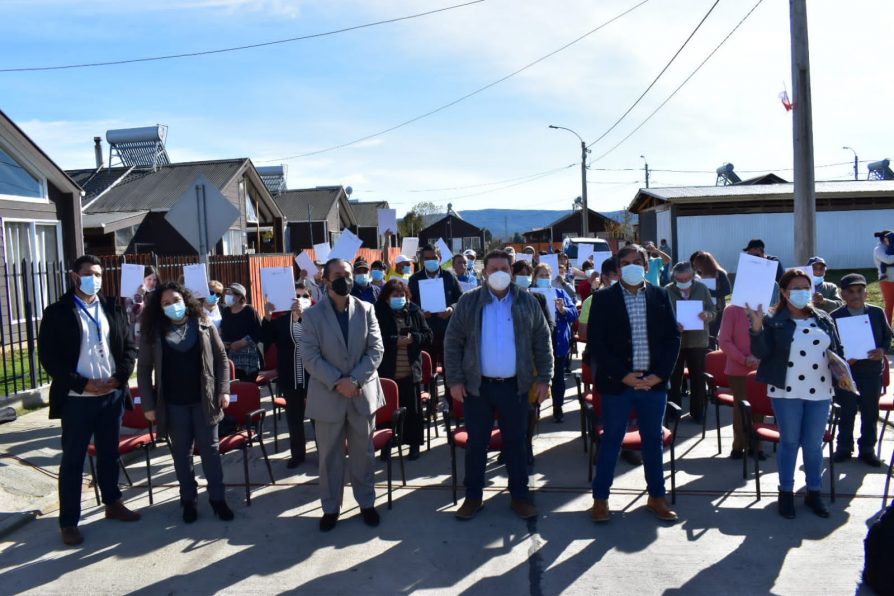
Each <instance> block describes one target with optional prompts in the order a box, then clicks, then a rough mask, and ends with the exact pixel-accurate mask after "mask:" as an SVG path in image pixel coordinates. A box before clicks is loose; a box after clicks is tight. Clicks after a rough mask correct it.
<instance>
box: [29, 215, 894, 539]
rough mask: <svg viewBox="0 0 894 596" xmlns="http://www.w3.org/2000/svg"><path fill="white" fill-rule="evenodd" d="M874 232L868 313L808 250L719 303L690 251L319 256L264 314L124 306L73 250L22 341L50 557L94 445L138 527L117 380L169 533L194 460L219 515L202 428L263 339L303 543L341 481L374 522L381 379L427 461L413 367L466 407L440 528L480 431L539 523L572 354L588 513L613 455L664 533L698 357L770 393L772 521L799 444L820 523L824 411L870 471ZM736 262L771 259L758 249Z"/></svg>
mask: <svg viewBox="0 0 894 596" xmlns="http://www.w3.org/2000/svg"><path fill="white" fill-rule="evenodd" d="M877 237H878V238H879V244H878V246H877V248H876V250H875V253H874V256H875V259H876V262H877V264H878V268H879V278H880V280H881V281H882V292H883V295H884V297H885V309H884V310H883V309H881V308H879V307H877V306H873V305H870V304H867V302H866V299H867V291H866V287H867V280H866V279H865V277H864V276H862V275H859V274H856V273H854V274H848V275H845V276H843V277H842V278H841V281H840V283H839V284H838V285H836V284H834V283H831V282H829V281H826V268H827V263H826V261H825V260H824V259H823V258H822V257H813V258H811V259H810V261H809V262H808V263H807V268H808V271H809V273H808V271H805V270H803V269H801V268H793V269H789V270H788V271H786V270H785V269H784V268H783V266H782V264H781V263H779V264H778V267H777V269H778V271H777V275H776V280H777V284H776V287H775V288H774V292H773V298H772V300H771V303H770V304H749V305H745V306H744V307H742V306H735V305H731V304H728V303H727V302H728V297H729V296H730V294H731V293H732V283H731V281H730V276H729V275H728V274H727V272H726V271H725V270H724V269H723V267H722V266H721V264H720V263H718V261H717V259H716V258H715V257H714V256H713V255H711V254H710V253H709V252H706V251H701V250H700V251H697V252H695V253H693V254H692V255H691V256H690V258H689V259H688V260H682V261H679V262H677V263H674V262H673V259H672V257H671V254H670V253H671V248H670V246H668V245H667V243H666V241H662V242H661V244H660V245H659V246H656V245H655V244H653V243H645V244H643V245H642V246H640V245H637V244H633V243H627V245H625V246H622V247H621V248H619V249H618V250H617V252H616V254H615V255H614V256H613V257H611V258H609V259H607V260H605V261H603V262H601V263H600V264H599V266H598V267H597V266H595V265H594V263H593V262H591V261H584V262H583V263H580V265H581V266H580V267H577V266H575V264H574V263H572V261H571V260H570V259H569V258H568V256H567V255H565V254H564V253H559V254H557V255H555V257H554V258H553V257H551V258H549V259H543V258H542V257H544V256H546V255H547V254H549V253H547V252H538V251H536V250H535V249H534V248H533V247H531V246H526V247H524V248H523V249H522V250H521V251H520V252H519V253H516V251H515V249H513V248H512V247H506V249H504V250H492V251H490V252H488V253H487V254H486V255H485V256H484V257H483V259H481V262H480V265H478V264H477V261H478V255H477V254H476V253H475V252H474V251H473V250H465V251H463V252H459V253H457V254H453V255H442V254H441V253H440V251H439V250H438V248H437V247H436V246H432V245H424V246H422V247H421V248H420V249H419V251H418V252H417V254H416V255H400V256H398V257H397V258H395V259H394V262H393V263H390V262H389V259H388V258H387V255H385V258H383V259H381V260H375V261H372V262H368V261H367V260H365V259H364V258H358V259H356V260H355V261H353V262H349V261H345V260H340V259H333V260H329V261H327V262H325V263H322V262H320V263H317V264H316V265H317V266H316V270H310V271H305V270H302V271H301V272H300V275H299V276H298V280H297V282H296V283H295V296H294V300H293V302H292V305H291V309H290V310H289V311H287V312H275V310H276V309H275V307H274V305H273V304H265V305H264V309H263V312H264V316H263V318H262V317H261V316H260V315H259V313H258V310H256V309H255V308H254V307H253V306H252V305H251V304H249V296H248V293H247V291H246V288H245V287H244V286H243V285H242V284H240V283H235V282H234V283H229V285H226V286H225V285H224V284H222V283H220V282H218V281H211V282H210V283H209V284H208V293H207V296H206V297H204V298H202V299H199V298H196V297H195V296H194V295H193V293H192V292H191V291H190V290H188V289H186V288H185V287H184V286H183V285H182V284H181V283H179V282H178V281H174V280H163V279H160V278H159V274H158V271H156V270H155V269H153V268H151V267H147V268H146V271H145V279H144V283H143V286H142V287H141V288H140V290H139V292H138V293H137V294H136V295H135V296H132V297H126V298H122V299H114V298H109V297H106V296H104V295H103V294H102V292H101V290H102V279H103V271H102V266H101V262H100V260H99V259H97V258H96V257H93V256H90V255H84V256H81V257H79V258H78V259H77V260H76V261H75V262H74V263H73V264H72V267H71V272H70V288H71V289H70V291H69V292H67V293H66V294H65V295H64V296H63V297H62V298H61V299H60V300H59V301H58V302H56V303H54V304H52V305H50V306H49V307H48V308H47V309H46V310H45V312H44V316H43V319H42V323H41V328H40V333H39V340H38V341H39V354H40V359H41V363H42V364H43V366H44V367H45V368H46V370H47V371H48V372H49V374H50V376H51V378H52V385H51V391H50V416H51V417H52V418H60V419H61V421H62V447H63V458H62V464H61V465H60V473H59V498H60V513H59V524H60V528H61V533H62V540H63V542H64V543H65V544H68V545H75V544H80V542H81V541H82V540H83V537H82V536H81V534H80V531H79V529H78V522H79V520H80V496H81V495H80V489H81V473H82V469H83V461H84V457H85V454H86V451H87V447H88V444H89V443H90V441H91V437H92V439H93V441H94V444H95V449H96V453H97V463H98V468H97V469H98V474H97V482H98V486H99V488H100V492H101V495H102V501H103V503H104V504H105V515H106V517H107V518H110V519H116V520H120V521H125V522H132V521H136V520H138V519H139V518H140V515H139V513H138V512H135V511H132V510H130V509H128V508H127V507H126V506H125V505H124V504H123V502H122V499H121V492H120V490H119V488H118V438H119V430H120V429H119V427H120V422H121V417H122V414H123V411H124V409H125V408H127V409H132V408H133V400H132V399H131V395H130V391H129V388H128V385H129V381H130V378H131V375H132V374H133V372H134V369H135V368H136V373H137V387H138V389H139V395H140V398H141V402H142V403H141V407H142V411H143V413H144V415H145V417H146V419H147V420H149V421H150V422H153V423H154V424H155V425H156V427H157V432H158V434H159V435H160V436H163V437H167V441H168V444H169V446H170V449H171V454H172V458H173V463H174V469H175V473H176V477H177V481H178V484H179V490H180V504H181V509H182V518H183V521H184V522H185V523H192V522H194V521H195V520H196V519H197V517H198V494H197V483H196V480H195V474H194V471H193V463H192V462H193V454H194V453H195V452H197V453H198V454H199V455H200V457H201V461H202V468H203V474H204V477H205V479H206V481H207V492H208V499H209V503H210V506H211V509H212V511H213V513H214V514H215V515H216V516H217V517H219V518H220V519H222V520H231V519H233V517H234V513H233V511H232V510H231V509H230V508H229V506H228V505H227V503H226V498H225V490H224V483H223V470H222V466H221V460H220V455H219V453H218V445H219V442H220V436H219V424H220V423H221V421H222V419H223V418H224V414H225V411H226V409H227V407H228V405H229V400H230V391H229V386H230V383H231V381H235V380H242V381H249V382H252V383H253V382H255V380H256V379H257V376H258V372H259V371H260V370H262V368H263V366H264V354H265V352H267V351H268V350H270V349H271V346H275V350H276V354H277V358H276V371H277V383H276V386H277V394H278V395H281V396H283V397H284V399H285V402H286V408H285V415H286V419H287V426H288V433H289V444H290V453H289V458H288V461H287V463H286V465H287V467H288V468H290V469H291V468H297V467H299V466H301V465H303V464H305V462H306V459H307V457H306V455H307V443H308V438H307V436H306V434H305V420H306V419H308V418H309V419H310V420H311V423H312V424H313V440H314V442H315V444H316V452H317V455H318V466H319V470H318V471H319V478H320V501H321V506H322V507H321V508H322V512H323V513H322V516H321V518H320V522H319V526H320V530H321V531H330V530H332V529H333V528H334V527H335V526H336V524H337V522H338V519H339V515H340V511H341V507H342V501H343V492H344V479H345V475H346V469H345V468H346V467H347V475H348V477H349V478H350V482H351V487H352V490H353V494H354V498H355V499H356V501H357V502H358V504H359V505H360V514H361V517H362V519H363V521H364V522H365V523H366V524H368V525H370V526H376V525H378V524H379V522H380V518H379V514H378V512H377V511H376V509H375V487H374V472H375V458H374V452H373V448H372V436H373V433H374V431H375V430H376V424H375V413H376V411H377V410H378V409H379V408H381V407H383V405H384V403H385V396H384V393H383V390H382V386H381V384H380V382H379V379H380V378H387V379H391V380H393V381H394V382H395V383H396V385H397V388H398V396H399V402H400V406H401V408H402V409H404V410H405V412H406V415H405V416H404V417H403V428H402V431H401V432H400V433H399V437H398V440H399V441H400V442H401V443H402V444H403V445H406V446H407V448H408V458H409V459H410V460H415V459H418V458H420V457H422V456H423V451H422V449H421V447H422V445H423V442H424V435H425V425H426V423H427V422H426V416H427V413H426V407H427V406H426V404H424V403H423V395H422V394H423V390H424V389H427V388H423V387H422V381H423V376H424V370H423V369H424V364H425V366H427V365H428V364H427V363H424V362H423V360H424V357H425V353H427V354H428V357H429V358H430V361H431V367H432V372H433V371H435V370H439V371H441V372H442V377H443V383H444V387H445V392H444V393H445V395H444V396H443V399H444V407H445V408H446V409H447V410H448V411H450V410H451V408H453V409H458V408H460V407H461V408H462V410H463V418H464V425H465V428H466V430H467V432H468V444H467V448H466V450H465V481H464V485H465V499H464V501H463V503H462V505H461V506H460V507H459V508H458V509H457V510H456V512H455V515H456V517H457V518H458V519H461V520H469V519H472V518H473V517H475V516H476V514H477V513H478V512H479V511H480V510H481V509H482V507H483V499H482V494H483V487H484V482H485V464H486V459H487V452H488V449H489V445H490V440H491V433H492V430H493V428H494V424H497V425H498V426H499V429H500V433H501V439H502V446H501V453H500V459H501V461H502V463H503V464H505V466H506V470H507V473H508V477H509V492H510V497H511V502H510V506H511V508H512V510H513V511H515V513H516V514H517V515H518V516H519V517H521V518H523V519H530V518H532V517H535V516H537V515H538V512H537V509H536V506H535V504H534V501H533V498H532V496H531V493H530V491H529V488H528V474H529V467H530V466H531V465H532V464H533V463H534V450H533V443H532V440H533V435H534V432H535V427H536V423H537V421H538V417H539V412H540V408H541V405H540V404H542V403H543V402H545V401H546V400H547V399H548V398H551V400H552V408H551V412H552V420H553V422H554V423H556V424H562V423H563V421H564V410H563V408H564V402H565V393H566V378H567V375H568V374H569V373H570V371H571V359H572V356H573V355H574V354H575V353H576V352H577V351H578V345H579V344H582V345H583V346H584V349H583V353H582V355H581V358H582V361H583V362H584V364H586V365H588V366H589V369H590V371H592V372H591V376H592V381H593V385H594V391H597V392H598V394H599V397H600V403H601V408H600V410H601V411H600V413H599V423H600V428H601V432H602V438H601V441H600V446H599V450H598V453H597V456H596V474H595V477H594V479H593V483H592V494H593V504H592V507H591V508H590V509H589V515H590V517H591V519H592V521H594V522H606V521H609V520H610V518H611V512H610V509H609V501H608V498H609V494H610V489H611V486H612V482H613V479H614V471H615V465H616V463H617V460H618V458H619V456H621V457H624V458H625V459H628V460H629V461H631V462H632V463H635V464H639V463H642V466H643V470H644V474H645V479H646V484H647V487H648V494H649V498H648V501H647V508H648V509H649V510H651V511H652V512H653V513H654V514H655V516H656V517H657V518H658V519H660V520H664V521H674V520H676V519H677V517H678V516H677V514H676V512H674V511H673V509H672V508H671V506H670V504H669V503H668V501H667V499H666V498H665V494H666V491H665V485H664V474H663V447H664V430H663V424H664V420H665V415H666V409H667V408H668V407H670V406H668V405H667V404H668V402H671V403H672V404H675V405H676V406H677V407H680V406H683V403H684V398H685V396H686V395H688V418H689V419H690V420H692V421H693V422H694V423H696V424H699V425H701V424H703V420H704V416H705V412H706V408H707V403H708V395H707V392H706V384H705V382H704V377H705V375H704V373H705V363H706V356H707V354H708V353H709V351H711V350H719V351H720V352H722V354H723V356H724V360H725V365H724V366H725V369H724V372H725V374H726V375H727V377H728V379H729V380H728V383H729V391H730V392H731V393H732V395H733V398H734V400H735V402H736V403H737V404H738V403H740V402H743V401H745V400H746V399H747V385H748V382H749V381H748V380H749V377H750V376H755V377H756V379H757V381H759V382H761V383H763V384H765V385H766V387H767V394H768V396H769V398H770V400H771V401H772V406H773V413H774V416H775V422H776V424H777V425H778V428H779V433H780V441H779V448H778V451H777V464H778V469H779V499H778V511H779V514H780V515H782V516H783V517H786V518H791V517H794V516H795V511H796V507H795V500H794V489H795V478H794V475H795V462H796V458H797V455H798V452H799V450H800V451H801V453H802V455H803V459H804V470H805V477H806V485H807V492H806V497H805V503H806V505H807V507H809V508H810V509H811V510H812V511H813V512H815V513H816V514H817V515H820V516H823V517H826V516H828V515H829V511H828V508H827V506H826V505H825V503H824V502H823V500H822V498H821V493H820V488H821V478H822V458H823V456H822V445H823V433H824V431H825V428H826V422H827V420H828V418H829V413H830V408H831V404H832V403H833V401H834V402H836V403H838V404H839V405H840V408H841V418H840V422H839V433H838V437H837V448H836V450H835V454H834V458H835V461H836V462H844V461H846V460H848V459H850V458H852V457H853V453H854V448H855V444H856V447H857V455H858V458H859V459H860V460H862V461H863V462H865V463H866V464H868V465H871V466H879V465H880V464H881V462H880V460H879V459H878V457H877V456H876V455H875V446H876V442H877V434H876V433H877V430H876V419H877V416H878V399H877V397H878V396H879V394H880V392H881V386H882V373H883V370H884V360H885V354H886V352H887V350H888V349H889V348H890V344H891V339H892V332H891V328H890V315H891V311H892V309H894V290H892V289H891V288H894V281H892V280H894V278H891V276H889V274H888V272H887V268H888V267H889V266H891V265H894V232H888V231H886V232H880V233H879V234H877ZM743 252H746V253H748V254H751V255H753V256H757V257H760V258H764V259H770V260H775V261H777V262H778V259H777V258H776V257H773V256H770V255H767V254H766V253H765V246H764V243H763V241H761V240H759V239H755V240H751V241H750V242H749V243H748V244H747V246H746V247H745V248H744V249H743ZM445 257H447V259H446V260H445ZM442 263H443V264H444V265H442ZM553 265H556V270H555V271H554V270H553ZM414 269H415V271H414ZM889 278H890V279H889ZM431 284H437V287H442V288H443V292H444V299H443V301H439V303H440V304H443V305H444V307H443V310H441V312H429V311H428V310H426V306H428V305H429V304H431V303H428V304H424V301H423V298H422V295H423V292H422V291H421V289H420V288H421V286H423V285H425V286H427V287H431ZM887 286H890V287H891V288H889V287H887ZM682 301H685V302H687V303H689V305H691V304H692V303H693V302H695V303H697V304H698V306H697V308H698V309H699V310H698V314H697V318H698V321H697V325H696V326H695V327H694V328H693V327H692V326H688V327H684V325H682V324H681V323H680V322H679V319H678V317H677V314H676V311H677V308H678V304H680V303H681V302H682ZM433 310H438V309H433ZM862 315H867V316H868V321H869V324H870V325H871V329H872V334H873V338H874V341H875V349H873V350H872V351H870V352H868V353H867V354H866V355H865V357H864V358H851V359H850V360H849V361H848V363H849V365H850V367H851V371H852V377H853V380H854V382H855V384H856V387H857V389H858V392H859V396H858V395H857V393H854V392H851V391H847V390H846V388H847V387H848V385H847V384H846V382H845V381H844V380H841V379H840V378H838V377H836V369H835V367H834V365H830V357H829V353H830V352H834V353H835V354H837V355H838V356H843V355H844V352H843V349H842V345H841V341H840V338H839V333H838V330H837V327H836V321H840V320H841V319H842V318H846V317H853V316H862ZM231 376H232V378H231ZM858 412H859V414H860V416H861V426H860V436H859V439H858V440H857V441H856V442H855V439H854V427H855V420H856V414H857V413H858ZM632 416H633V417H635V425H636V426H635V427H636V428H637V429H638V430H639V432H640V436H641V443H642V444H641V449H640V450H639V454H636V453H631V452H627V451H624V452H622V449H621V447H622V443H623V440H624V437H625V434H626V433H627V432H628V431H629V429H630V425H631V420H632ZM733 435H734V436H733V443H732V447H731V451H730V453H729V457H730V458H731V459H741V458H742V457H744V456H745V455H746V454H748V453H750V455H751V456H753V457H757V458H760V459H763V458H765V457H766V456H765V454H764V453H763V451H761V449H760V445H759V444H758V445H756V444H753V442H752V440H751V437H750V436H749V433H748V432H747V429H745V428H744V426H743V424H742V419H741V416H740V410H739V408H738V407H736V408H734V409H733Z"/></svg>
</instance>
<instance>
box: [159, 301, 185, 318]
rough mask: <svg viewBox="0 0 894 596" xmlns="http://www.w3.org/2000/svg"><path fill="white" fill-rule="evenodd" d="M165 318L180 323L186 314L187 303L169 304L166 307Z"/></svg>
mask: <svg viewBox="0 0 894 596" xmlns="http://www.w3.org/2000/svg"><path fill="white" fill-rule="evenodd" d="M164 311H165V316H166V317H168V318H169V319H171V320H172V321H179V320H180V319H182V318H183V315H185V314H186V303H185V302H183V301H182V300H181V301H180V302H175V303H174V304H168V305H167V306H166V307H164Z"/></svg>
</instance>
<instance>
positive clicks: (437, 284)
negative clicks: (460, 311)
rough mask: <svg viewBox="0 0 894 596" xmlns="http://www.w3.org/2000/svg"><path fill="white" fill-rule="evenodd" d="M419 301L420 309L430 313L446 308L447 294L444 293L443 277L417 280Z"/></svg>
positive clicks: (442, 310)
mask: <svg viewBox="0 0 894 596" xmlns="http://www.w3.org/2000/svg"><path fill="white" fill-rule="evenodd" d="M419 303H420V304H421V305H422V310H424V311H426V312H431V313H438V312H444V311H445V310H447V296H445V295H444V278H442V277H436V278H434V279H420V280H419Z"/></svg>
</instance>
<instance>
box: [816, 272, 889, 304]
mask: <svg viewBox="0 0 894 596" xmlns="http://www.w3.org/2000/svg"><path fill="white" fill-rule="evenodd" d="M848 273H859V274H860V275H862V276H863V277H865V278H866V282H867V283H868V285H867V286H866V291H867V292H868V293H869V297H868V298H867V302H869V303H870V304H874V305H876V306H878V307H880V308H884V307H885V301H884V300H883V299H882V291H881V289H880V288H879V285H878V271H877V270H875V269H838V270H835V271H831V270H830V271H826V281H830V282H832V283H834V284H836V285H838V282H839V281H841V278H842V277H844V276H845V275H847V274H848Z"/></svg>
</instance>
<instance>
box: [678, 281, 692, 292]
mask: <svg viewBox="0 0 894 596" xmlns="http://www.w3.org/2000/svg"><path fill="white" fill-rule="evenodd" d="M674 283H676V284H677V287H678V288H680V289H681V290H688V289H689V288H691V287H692V280H691V279H690V280H689V281H678V282H674Z"/></svg>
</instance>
